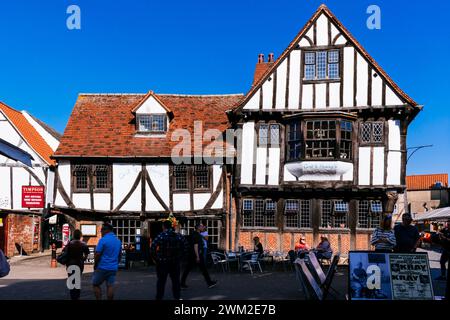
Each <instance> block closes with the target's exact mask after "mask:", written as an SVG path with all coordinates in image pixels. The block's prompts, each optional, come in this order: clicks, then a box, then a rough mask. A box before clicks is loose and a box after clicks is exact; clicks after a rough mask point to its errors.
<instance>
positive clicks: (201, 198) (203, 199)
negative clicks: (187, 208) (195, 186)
mask: <svg viewBox="0 0 450 320" xmlns="http://www.w3.org/2000/svg"><path fill="white" fill-rule="evenodd" d="M209 199H211V193H194V209H195V210H200V209H203V208H204V207H205V205H206V203H208V200H209Z"/></svg>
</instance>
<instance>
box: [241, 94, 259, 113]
mask: <svg viewBox="0 0 450 320" xmlns="http://www.w3.org/2000/svg"><path fill="white" fill-rule="evenodd" d="M259 90H261V89H258V90H257V91H256V92H255V94H254V95H253V96H252V97H251V98H250V100H248V102H247V103H246V104H245V106H244V109H247V110H252V109H259V94H260V92H259Z"/></svg>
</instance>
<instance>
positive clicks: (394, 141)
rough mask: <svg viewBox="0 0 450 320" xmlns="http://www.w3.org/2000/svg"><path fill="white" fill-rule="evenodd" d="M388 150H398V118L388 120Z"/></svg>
mask: <svg viewBox="0 0 450 320" xmlns="http://www.w3.org/2000/svg"><path fill="white" fill-rule="evenodd" d="M388 125H389V151H391V150H397V151H398V150H400V120H389V121H388Z"/></svg>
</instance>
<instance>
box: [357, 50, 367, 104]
mask: <svg viewBox="0 0 450 320" xmlns="http://www.w3.org/2000/svg"><path fill="white" fill-rule="evenodd" d="M356 63H357V90H356V104H357V106H367V87H368V83H369V82H368V70H367V69H368V67H369V65H368V64H367V61H366V60H365V59H364V58H363V57H362V56H361V55H360V54H359V53H358V55H357V62H356Z"/></svg>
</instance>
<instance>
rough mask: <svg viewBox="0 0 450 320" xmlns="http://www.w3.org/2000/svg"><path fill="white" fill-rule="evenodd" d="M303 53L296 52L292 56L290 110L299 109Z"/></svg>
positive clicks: (290, 67)
mask: <svg viewBox="0 0 450 320" xmlns="http://www.w3.org/2000/svg"><path fill="white" fill-rule="evenodd" d="M300 60H301V52H300V50H294V51H292V52H291V54H290V62H289V63H290V66H289V98H288V109H298V107H299V96H300V88H299V86H300V66H301V61H300Z"/></svg>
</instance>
